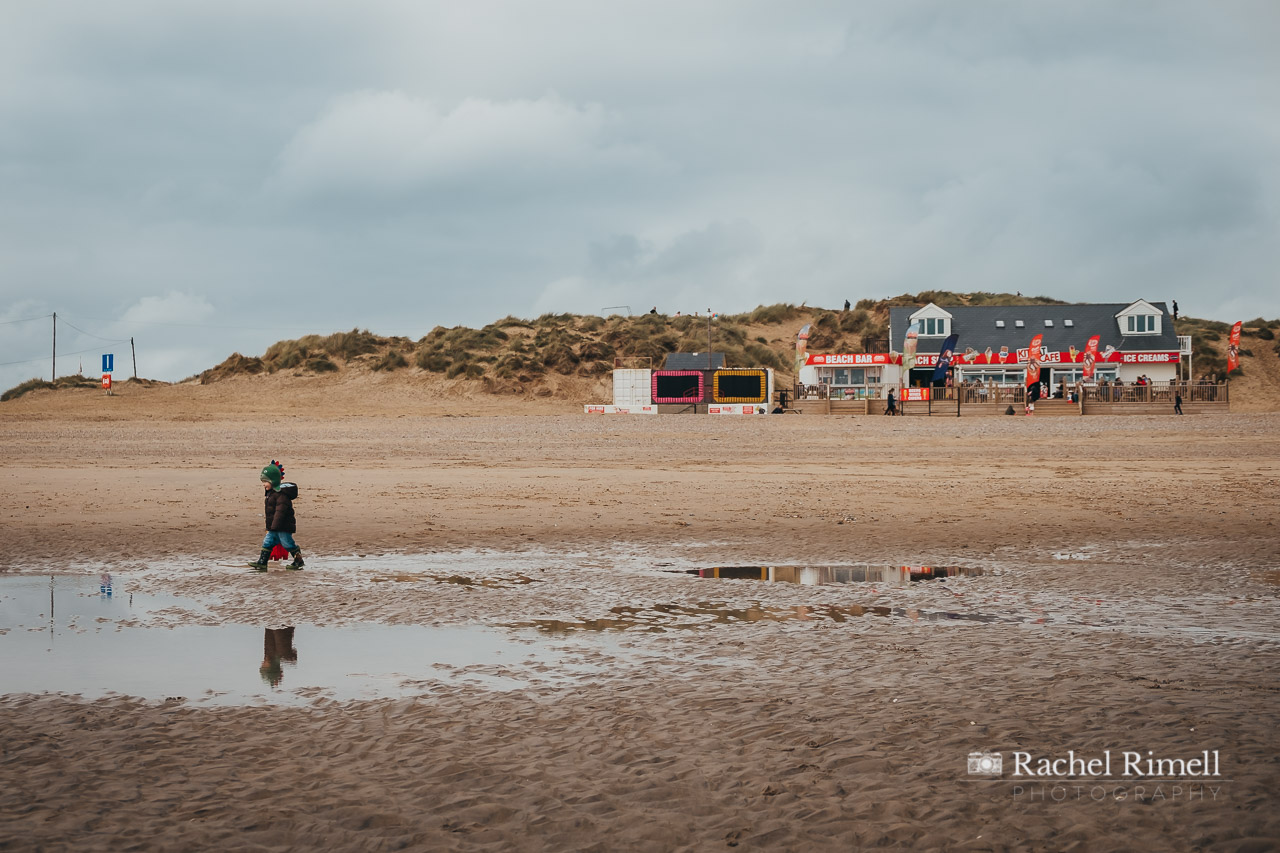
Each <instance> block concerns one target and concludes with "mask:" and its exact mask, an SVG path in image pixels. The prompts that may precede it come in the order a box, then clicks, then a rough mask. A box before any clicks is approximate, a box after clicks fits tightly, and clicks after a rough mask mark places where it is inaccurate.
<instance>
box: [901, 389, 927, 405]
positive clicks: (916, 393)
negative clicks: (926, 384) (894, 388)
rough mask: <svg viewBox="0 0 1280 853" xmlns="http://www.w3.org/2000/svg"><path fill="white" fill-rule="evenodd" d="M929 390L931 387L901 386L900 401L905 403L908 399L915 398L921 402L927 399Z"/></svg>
mask: <svg viewBox="0 0 1280 853" xmlns="http://www.w3.org/2000/svg"><path fill="white" fill-rule="evenodd" d="M931 390H932V389H931V388H903V389H902V402H904V403H905V402H907V401H908V400H915V401H917V402H920V403H923V402H925V401H927V400H928V399H929V392H930V391H931Z"/></svg>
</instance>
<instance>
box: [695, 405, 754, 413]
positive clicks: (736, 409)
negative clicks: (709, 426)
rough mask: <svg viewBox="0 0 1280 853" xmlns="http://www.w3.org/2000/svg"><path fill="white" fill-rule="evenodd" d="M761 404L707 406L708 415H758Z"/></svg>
mask: <svg viewBox="0 0 1280 853" xmlns="http://www.w3.org/2000/svg"><path fill="white" fill-rule="evenodd" d="M761 408H763V406H759V407H757V406H751V405H746V406H744V405H739V404H734V405H732V406H729V405H724V404H721V405H719V406H707V414H708V415H758V414H762V413H761V412H760V409H761Z"/></svg>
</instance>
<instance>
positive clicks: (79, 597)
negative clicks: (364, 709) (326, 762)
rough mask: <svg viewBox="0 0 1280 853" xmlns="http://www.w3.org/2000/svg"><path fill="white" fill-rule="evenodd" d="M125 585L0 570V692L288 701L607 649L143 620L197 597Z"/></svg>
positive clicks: (500, 638)
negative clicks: (160, 623)
mask: <svg viewBox="0 0 1280 853" xmlns="http://www.w3.org/2000/svg"><path fill="white" fill-rule="evenodd" d="M128 586H129V582H128V580H127V579H121V578H115V579H114V580H113V582H112V583H110V584H108V583H106V582H105V581H102V580H101V579H100V578H97V577H94V576H89V575H76V576H61V577H53V578H49V577H34V576H11V577H3V576H0V650H2V651H3V653H2V654H0V692H2V693H66V694H78V695H81V696H85V697H88V698H98V697H102V696H107V695H113V694H120V695H128V696H137V697H140V698H143V699H149V700H162V699H167V698H171V697H182V698H185V699H188V700H191V701H196V702H199V703H202V704H212V705H239V704H246V703H255V702H268V703H272V704H293V705H299V704H306V703H308V702H310V701H312V700H313V699H317V698H328V699H336V700H339V701H346V700H351V699H372V698H381V697H399V696H413V695H419V694H422V693H425V692H428V691H430V690H432V689H434V688H437V687H438V686H440V685H441V684H442V683H449V684H472V685H478V686H482V687H484V688H487V689H495V690H509V689H518V688H522V687H527V686H529V685H531V684H533V683H535V682H536V683H560V682H564V681H571V680H573V679H576V678H578V677H581V676H583V675H587V674H591V673H595V672H598V671H599V670H600V668H601V667H600V664H599V662H598V659H593V658H592V657H588V655H591V654H592V653H598V652H601V651H604V652H606V653H608V654H610V655H612V653H613V651H614V650H612V649H610V648H602V644H601V643H600V642H592V643H589V644H587V645H586V646H583V647H582V648H580V649H578V650H577V651H574V650H572V649H570V650H564V649H551V648H547V647H545V646H543V645H541V644H538V643H531V642H529V641H528V639H527V638H526V639H523V640H522V639H521V638H519V637H514V636H512V635H511V634H510V633H509V632H506V631H499V630H493V629H490V628H485V627H482V626H477V625H464V626H444V627H428V626H421V625H369V624H359V625H345V626H338V627H328V626H317V625H298V626H297V627H269V628H263V627H261V626H254V625H243V624H225V625H191V624H180V625H179V626H178V627H173V628H167V627H154V626H152V627H147V626H142V625H139V624H137V622H138V621H139V620H146V619H150V618H151V617H153V616H156V617H157V618H159V619H162V620H167V621H169V622H173V621H182V622H184V623H185V622H189V621H190V618H191V615H192V614H198V613H201V612H202V611H203V608H202V607H200V606H199V605H198V604H197V603H195V602H193V601H190V600H187V599H182V598H180V597H177V596H152V595H147V594H143V593H138V594H136V595H134V594H132V593H130V592H129V591H128ZM107 588H110V592H108V591H107ZM175 614H176V615H175ZM605 645H608V644H605Z"/></svg>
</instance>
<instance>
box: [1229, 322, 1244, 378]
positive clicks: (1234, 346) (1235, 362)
mask: <svg viewBox="0 0 1280 853" xmlns="http://www.w3.org/2000/svg"><path fill="white" fill-rule="evenodd" d="M1243 325H1244V322H1243V321H1241V322H1237V323H1236V324H1235V325H1234V326H1232V327H1231V337H1230V338H1228V339H1227V373H1230V372H1231V371H1233V370H1235V369H1236V368H1237V367H1239V366H1240V327H1241V326H1243Z"/></svg>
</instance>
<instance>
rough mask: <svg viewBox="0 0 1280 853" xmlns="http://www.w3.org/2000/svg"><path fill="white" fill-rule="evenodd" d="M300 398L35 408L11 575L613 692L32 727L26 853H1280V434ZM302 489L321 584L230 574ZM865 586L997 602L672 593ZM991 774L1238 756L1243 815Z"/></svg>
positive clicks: (13, 764)
mask: <svg viewBox="0 0 1280 853" xmlns="http://www.w3.org/2000/svg"><path fill="white" fill-rule="evenodd" d="M263 387H264V386H263V385H261V384H253V383H249V382H246V383H243V384H239V385H237V384H235V383H228V384H227V385H226V387H222V388H218V387H210V388H194V387H183V388H169V389H154V390H151V391H142V390H135V392H134V395H133V396H132V397H129V396H127V395H122V396H120V397H117V398H115V399H113V400H109V401H108V400H106V399H105V398H103V397H101V395H99V394H96V393H94V392H84V393H79V394H64V395H33V397H32V398H31V399H27V398H24V399H23V400H20V401H17V402H16V403H15V404H5V405H4V406H3V407H0V449H2V450H3V459H4V461H3V467H2V468H0V483H2V485H3V488H2V489H0V518H3V525H4V530H5V536H4V537H3V541H0V568H3V569H4V570H7V571H9V572H14V573H34V572H43V573H46V574H48V573H51V572H52V573H64V572H65V573H77V572H80V573H83V572H96V571H98V570H100V569H101V568H104V567H105V568H107V569H109V570H111V571H114V572H117V573H120V574H122V575H132V576H134V577H136V578H137V582H138V583H139V584H141V585H142V587H143V588H146V589H152V590H156V591H165V592H173V593H180V594H183V595H187V596H191V597H192V598H194V599H196V600H198V601H201V602H203V603H205V604H207V605H208V608H209V609H208V611H201V612H200V613H194V612H193V613H190V614H184V615H183V616H182V619H189V620H192V621H204V622H207V623H210V624H223V623H248V624H255V625H264V626H267V627H272V626H280V625H292V624H298V625H304V626H305V625H311V626H326V625H344V624H351V623H355V622H376V623H387V624H396V623H405V624H421V625H453V624H483V625H490V626H509V625H513V624H531V623H535V622H538V621H539V620H542V621H543V624H544V625H546V624H549V622H550V621H551V620H555V622H557V623H560V624H559V625H557V626H555V627H557V632H555V633H546V632H544V633H542V634H541V635H538V636H539V637H540V639H537V642H545V643H550V644H560V643H573V642H582V641H586V642H587V643H588V645H587V646H586V647H585V648H588V649H589V651H588V652H586V654H587V655H588V656H589V657H591V658H592V659H593V660H594V661H596V662H597V663H598V664H599V665H600V667H601V668H600V670H599V671H598V672H596V673H595V674H593V675H590V676H589V677H583V678H578V679H575V680H570V681H551V680H545V679H543V680H539V679H538V678H537V677H531V678H530V679H529V686H527V687H525V688H523V689H517V690H508V691H494V690H488V689H484V688H482V687H479V686H476V685H475V684H472V683H468V682H466V681H465V680H464V681H459V680H441V681H438V682H431V683H424V684H423V686H422V690H421V692H420V693H419V694H417V695H413V696H410V697H407V698H389V699H381V700H371V701H360V702H346V703H339V702H335V701H329V700H325V699H323V698H321V699H317V700H316V701H315V702H314V703H313V704H311V705H308V706H306V707H301V708H298V707H275V706H271V707H232V708H211V707H205V706H202V705H201V704H200V703H199V702H198V701H195V699H194V697H193V698H191V699H177V700H173V701H168V702H150V703H147V702H140V701H137V700H131V699H126V698H118V697H117V698H108V699H98V700H85V699H80V698H77V697H71V696H31V695H24V694H12V693H10V694H9V695H6V696H4V697H2V698H0V732H2V733H3V734H0V744H2V747H3V763H2V765H0V767H3V769H2V770H0V783H3V784H2V786H0V849H15V850H25V849H45V850H57V849H75V850H91V849H104V850H105V849H111V850H117V849H164V850H178V849H201V848H211V847H218V848H228V847H231V848H236V849H255V850H268V849H312V848H323V849H342V850H345V849H360V850H383V849H397V848H401V847H406V846H407V847H409V848H415V849H458V850H485V849H490V850H509V849H520V850H619V849H628V850H629V849H645V850H650V849H651V850H668V849H688V850H705V849H721V848H724V849H730V848H737V849H744V850H752V849H757V850H764V849H769V850H774V849H792V850H812V849H819V850H825V849H831V850H849V849H861V848H868V847H881V846H900V847H914V848H922V849H925V848H937V849H942V848H945V849H973V850H990V849H995V850H1003V849H1037V850H1089V851H1092V850H1132V849H1152V850H1166V849H1168V850H1182V849H1186V850H1195V849H1205V850H1265V849H1274V848H1275V847H1276V846H1277V844H1280V810H1278V809H1277V805H1278V804H1280V803H1278V802H1277V800H1278V797H1277V793H1276V792H1277V789H1278V786H1280V764H1278V762H1277V752H1276V747H1277V743H1278V742H1280V736H1278V735H1277V734H1276V727H1277V722H1278V721H1277V711H1276V708H1277V698H1278V696H1277V691H1278V690H1280V678H1278V676H1280V653H1278V652H1280V631H1277V629H1276V619H1277V616H1280V606H1278V603H1277V593H1278V592H1280V585H1277V573H1276V570H1277V568H1280V566H1277V562H1278V560H1277V557H1278V556H1280V546H1278V545H1277V542H1276V532H1277V531H1276V519H1277V517H1278V514H1277V509H1278V508H1280V497H1278V491H1277V486H1278V485H1280V473H1278V472H1280V415H1275V414H1246V415H1232V416H1229V417H1223V418H1210V417H1203V416H1201V417H1190V416H1189V417H1185V418H1180V419H1176V418H1172V417H1129V418H1120V417H1091V418H1071V419H1066V418H1064V419H1043V420H1035V419H1026V418H972V419H958V420H950V419H932V420H930V419H888V418H866V417H863V418H852V417H847V418H846V417H840V418H822V417H799V416H782V417H769V418H759V419H742V420H739V419H725V418H710V417H679V416H663V417H651V418H643V417H633V418H604V417H587V416H583V415H578V414H571V413H565V414H561V413H559V412H563V411H564V410H565V409H567V408H571V407H569V406H567V405H566V404H564V403H555V402H554V401H541V402H538V401H524V402H522V403H520V404H519V405H515V406H514V408H513V404H512V403H510V402H502V401H484V400H470V401H468V400H460V401H457V402H456V404H455V405H453V406H452V407H451V408H452V409H453V414H456V415H458V416H456V417H434V416H430V415H429V413H430V412H431V411H433V406H434V405H435V404H434V403H433V402H432V401H431V400H429V399H427V398H425V397H424V398H423V399H415V398H412V397H406V395H405V394H404V393H403V390H404V389H402V388H401V389H396V388H394V387H391V386H389V387H387V388H381V389H380V388H376V387H375V388H370V387H366V388H365V389H364V391H363V392H360V391H359V389H356V388H354V387H349V386H345V385H343V384H341V383H330V384H323V383H317V384H314V385H310V386H308V385H301V386H297V387H296V389H295V391H293V392H291V391H290V386H287V385H284V384H279V385H273V386H271V393H270V394H265V395H264V394H263V393H262V388H263ZM55 396H56V399H55ZM264 401H265V402H264ZM507 410H510V411H512V412H513V413H511V414H500V413H499V412H500V411H507ZM520 412H529V413H530V414H519V413H520ZM273 457H275V458H282V459H283V460H284V461H285V463H286V467H287V470H288V473H289V476H290V477H291V478H294V479H297V480H298V481H299V482H300V483H301V484H302V486H303V491H304V496H303V498H301V499H300V500H299V502H298V504H297V509H298V513H299V517H300V524H299V532H298V539H299V542H300V543H301V544H302V545H303V547H304V548H305V549H306V551H307V554H308V559H309V564H308V567H307V570H306V571H304V572H302V573H300V574H296V575H295V574H285V573H282V572H272V573H270V574H268V575H266V576H262V575H252V574H248V573H243V572H240V571H237V570H236V569H233V568H228V567H225V566H224V565H223V564H231V563H235V562H239V561H242V560H244V559H246V558H248V557H252V556H254V555H255V554H256V550H257V542H258V539H259V537H260V536H261V522H260V514H261V503H260V501H261V497H260V495H261V491H260V487H259V486H258V484H257V470H258V469H259V468H260V467H261V466H262V465H263V464H264V463H265V462H266V461H267V460H269V459H270V458H273ZM358 555H365V556H364V557H363V558H361V557H360V556H358ZM378 555H393V556H383V557H382V559H379V558H378ZM415 555H421V556H415ZM415 561H418V563H420V566H421V567H425V568H421V569H420V570H419V571H417V572H416V573H415V572H414V571H408V572H403V571H389V570H388V566H392V565H395V566H405V565H414V564H415ZM855 562H869V563H876V564H879V563H892V564H901V565H921V564H923V565H939V564H941V565H962V566H969V567H981V568H985V569H987V570H988V574H986V575H983V576H982V577H973V578H961V579H952V580H949V581H947V582H946V583H945V584H944V583H938V582H932V583H927V584H915V585H912V586H910V587H906V588H900V587H893V586H885V585H882V584H879V585H877V584H849V585H840V586H819V587H808V586H797V585H792V584H764V583H759V582H753V581H711V580H701V579H696V578H690V577H687V576H681V575H674V574H667V573H664V572H663V571H661V569H663V568H672V567H676V568H683V567H687V566H714V565H778V564H786V565H833V564H844V563H855ZM441 564H456V565H458V566H470V567H471V568H470V569H469V570H468V571H467V572H466V573H467V574H469V575H470V576H471V577H472V578H473V579H474V580H476V581H477V583H473V584H471V585H469V586H464V585H460V584H457V583H441V582H439V579H440V577H441V573H440V572H438V571H434V570H432V569H431V568H430V567H431V566H435V565H441ZM664 564H665V565H664ZM526 577H527V578H531V579H533V580H534V581H535V582H533V583H524V582H519V581H520V579H521V578H526ZM485 580H487V581H488V584H484V583H481V582H480V581H485ZM856 607H885V608H889V609H890V610H889V612H890V613H893V614H899V615H890V616H877V615H873V614H868V615H864V616H856V615H850V614H854V613H857V612H858V611H857V610H856V609H855V608H856ZM941 613H952V614H956V615H957V616H959V617H969V618H958V619H945V620H939V619H937V618H935V616H936V614H941ZM781 616H787V617H790V618H786V619H782V618H778V617H781ZM770 617H773V618H770ZM802 617H803V618H802ZM979 619H991V620H996V621H979ZM598 620H613V622H612V623H610V622H602V621H598ZM157 624H160V625H162V624H173V620H172V619H170V620H169V621H167V622H166V621H164V620H159V621H158V622H157ZM606 624H612V625H614V626H615V627H616V628H625V630H617V631H615V632H612V633H610V634H609V635H608V636H609V637H610V638H612V639H613V641H614V642H613V644H597V645H595V646H591V645H590V638H598V639H603V637H602V635H600V634H598V633H596V632H595V631H593V630H590V629H591V628H598V627H601V626H603V625H606ZM0 627H3V626H0ZM157 630H164V629H163V627H160V628H157ZM506 630H510V631H512V632H516V631H518V630H519V629H515V628H509V629H506ZM531 634H532V632H530V631H528V630H525V631H523V632H522V633H521V636H525V635H531ZM3 644H4V637H3V636H0V649H3ZM297 644H298V647H299V649H300V653H302V654H305V653H306V629H305V628H303V627H300V628H299V629H298V635H297ZM581 648H584V647H582V646H579V649H580V650H581ZM515 669H516V672H515V674H516V675H520V674H521V673H519V672H518V670H519V667H518V666H517V667H516V668H515ZM529 675H530V676H537V673H529ZM982 749H991V750H997V751H1001V752H1003V753H1004V755H1005V760H1006V770H1008V762H1009V761H1010V755H1011V753H1012V752H1013V751H1014V750H1024V751H1029V752H1031V753H1034V754H1035V755H1037V756H1042V755H1043V756H1054V757H1056V756H1063V755H1065V754H1066V752H1067V750H1075V751H1076V752H1077V753H1078V754H1079V753H1086V754H1089V755H1094V754H1100V753H1101V751H1102V750H1106V749H1110V750H1113V751H1116V752H1118V751H1120V750H1140V751H1142V752H1143V753H1145V752H1146V751H1147V750H1151V751H1152V753H1153V754H1154V755H1155V756H1157V757H1184V758H1194V757H1197V756H1198V755H1199V754H1200V753H1201V752H1202V751H1203V750H1218V751H1219V753H1220V755H1221V768H1222V771H1223V775H1222V777H1221V778H1220V779H1217V780H1211V781H1209V782H1207V783H1206V784H1205V785H1204V786H1201V787H1197V786H1196V785H1195V784H1193V783H1189V782H1187V781H1185V780H1184V781H1182V782H1181V783H1179V784H1178V785H1174V784H1169V783H1166V784H1164V785H1163V786H1160V785H1158V784H1157V783H1144V782H1143V781H1141V780H1127V781H1124V782H1121V783H1109V784H1107V785H1105V786H1098V785H1094V784H1091V783H1089V782H1084V783H1080V784H1072V785H1052V784H1035V783H1027V784H1022V785H1017V784H1015V780H1013V779H1012V778H1010V775H1009V773H1008V772H1006V774H1005V776H1004V778H1002V779H999V780H983V779H976V778H974V777H971V776H969V775H968V774H967V773H966V765H965V757H966V755H967V754H968V753H969V752H970V751H974V750H982ZM1175 788H1176V792H1175ZM1099 790H1102V796H1101V797H1100V798H1099V797H1098V791H1099ZM1117 794H1121V795H1122V798H1120V799H1118V798H1117ZM1059 798H1060V799H1059Z"/></svg>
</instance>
